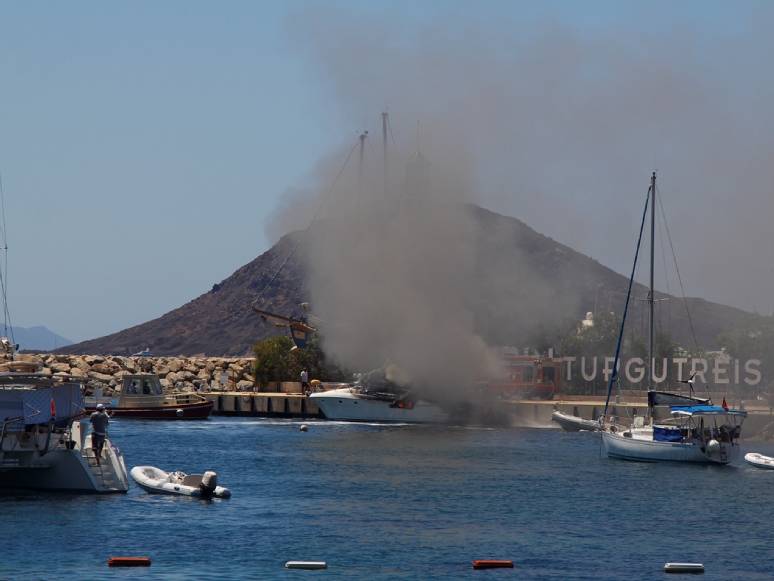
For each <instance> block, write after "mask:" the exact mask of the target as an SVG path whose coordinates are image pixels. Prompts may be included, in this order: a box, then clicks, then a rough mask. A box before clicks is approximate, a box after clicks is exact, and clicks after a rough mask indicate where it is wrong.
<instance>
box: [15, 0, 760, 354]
mask: <svg viewBox="0 0 774 581" xmlns="http://www.w3.org/2000/svg"><path fill="white" fill-rule="evenodd" d="M769 6H770V5H769V4H767V3H753V2H740V3H733V4H732V3H722V2H706V1H703V2H680V3H673V2H613V1H610V2H580V1H577V2H573V1H569V0H568V1H566V2H540V3H537V2H493V1H492V2H482V3H471V2H452V1H444V2H429V1H428V2H422V3H416V2H398V1H395V2H372V3H363V2H260V3H257V2H237V1H231V2H227V3H215V2H190V1H185V2H183V1H181V2H173V1H167V2H162V3H159V2H131V3H128V2H127V3H104V2H96V1H95V2H68V3H62V2H35V3H23V2H10V1H0V175H2V183H3V191H4V202H5V215H6V224H7V231H6V236H7V244H8V264H7V266H8V276H7V283H8V301H9V308H10V313H11V317H12V322H13V324H15V325H19V326H33V325H41V324H42V325H46V326H48V327H49V328H51V329H52V330H54V331H55V332H57V333H59V334H61V335H64V336H66V337H69V338H70V339H73V340H82V339H87V338H92V337H97V336H101V335H104V334H107V333H110V332H114V331H118V330H121V329H124V328H126V327H129V326H132V325H136V324H139V323H142V322H145V321H147V320H150V319H153V318H155V317H158V316H160V315H162V314H164V313H165V312H167V311H169V310H171V309H173V308H175V307H178V306H180V305H182V304H184V303H186V302H188V301H190V300H192V299H194V298H196V297H197V296H198V295H199V294H201V293H203V292H206V291H207V290H209V289H210V288H211V287H212V285H213V284H214V283H216V282H219V281H220V280H222V279H224V278H226V277H227V276H229V275H230V274H231V273H232V272H233V271H234V270H236V269H237V268H239V267H240V266H242V265H243V264H245V263H246V262H248V261H250V260H252V259H253V258H255V257H256V256H257V255H258V254H260V253H261V252H263V251H265V250H266V249H268V248H269V247H270V246H271V244H272V243H273V242H274V241H276V238H277V236H278V235H280V234H281V233H282V230H283V229H284V228H285V226H286V221H285V220H284V219H283V220H280V219H279V217H280V216H281V215H282V214H283V212H286V211H287V210H288V209H290V211H291V212H295V213H296V214H297V216H296V218H297V223H296V224H295V226H296V227H299V226H300V227H303V224H304V222H305V221H308V220H309V218H310V215H309V211H308V209H304V206H303V205H297V200H298V199H299V197H303V196H299V194H298V192H299V191H303V189H304V187H306V186H307V185H308V184H310V183H315V184H316V183H317V182H318V181H319V180H318V179H317V177H318V173H319V168H320V167H321V164H323V165H324V164H325V163H327V162H328V161H330V160H338V159H342V158H343V153H346V150H347V149H348V148H349V146H350V143H351V142H353V140H354V139H355V138H356V136H357V135H358V133H359V132H360V131H362V130H364V129H369V130H370V132H371V135H372V136H376V135H378V131H379V114H380V112H381V111H382V110H384V109H387V110H389V111H390V115H391V119H392V121H393V128H394V136H393V137H391V138H392V139H395V140H397V141H398V142H400V143H401V144H402V145H405V144H407V143H409V144H410V143H412V142H417V143H418V144H421V143H422V142H423V141H424V142H425V143H426V147H427V150H426V151H425V152H424V153H425V154H426V155H427V157H428V158H429V159H431V160H432V157H433V151H432V142H433V140H438V139H450V140H451V139H456V140H459V142H460V143H463V144H464V145H465V147H464V149H466V150H467V152H468V153H469V156H468V157H467V158H466V159H467V161H468V162H469V163H470V164H471V165H472V166H473V167H474V171H472V172H471V175H473V176H475V177H474V178H473V179H472V180H471V184H470V187H471V188H473V189H474V190H475V191H476V196H477V198H476V201H477V202H478V203H480V204H481V205H483V206H485V207H487V208H490V209H492V210H495V211H498V212H502V213H505V214H508V215H513V216H516V217H518V218H521V219H523V220H524V221H526V222H527V223H528V224H530V225H531V226H532V227H534V228H535V229H537V230H538V231H540V232H542V233H544V234H546V235H548V236H551V237H552V238H554V239H556V240H558V241H560V242H562V243H565V244H568V245H570V246H572V247H574V248H575V249H577V250H579V251H581V252H584V253H586V254H588V255H590V256H592V257H594V258H595V259H597V260H599V261H600V262H602V263H603V264H606V265H608V266H610V267H612V268H614V269H616V270H618V271H619V272H626V271H628V269H629V267H630V261H631V258H632V254H633V248H634V235H635V230H636V227H637V224H638V220H639V212H640V211H641V206H642V200H643V196H644V192H645V189H646V188H647V185H648V178H649V175H650V172H651V171H652V170H654V169H656V170H658V172H659V184H660V186H659V188H660V191H661V192H662V193H663V195H664V204H665V207H666V210H667V214H668V215H669V217H670V218H669V219H670V226H671V229H672V236H673V239H674V242H675V247H676V251H677V253H678V258H679V260H680V264H681V274H682V276H683V281H684V282H685V284H686V291H687V293H688V294H689V295H691V296H701V297H704V298H707V299H710V300H714V301H718V302H723V303H726V304H731V305H734V306H738V307H741V308H744V309H748V310H756V311H758V312H761V313H763V314H771V313H772V310H774V298H772V297H774V293H772V288H774V260H773V259H774V231H773V230H772V229H771V228H770V222H771V218H772V216H773V215H774V191H772V190H774V167H771V166H772V164H771V160H772V159H774V131H772V129H774V127H773V126H774V111H772V110H771V108H770V103H771V102H774V101H773V100H772V97H773V96H774V95H773V94H772V93H774V69H772V68H771V66H770V63H769V62H768V61H769V59H770V55H771V54H772V49H774V46H772V44H774V40H772V38H771V35H770V34H769V31H768V29H767V23H769V22H771V16H772V8H770V7H769ZM418 122H419V127H420V129H419V131H418V130H417V123H418ZM423 136H424V137H423ZM373 141H374V142H373V147H374V148H376V147H377V144H378V141H376V140H373ZM369 147H370V146H369ZM408 149H410V147H409V148H408ZM342 152H343V153H342ZM369 152H370V154H373V153H374V151H372V150H371V149H369ZM296 208H297V209H296ZM278 225H280V226H279V227H278ZM662 280H663V282H662V283H660V286H661V288H663V290H671V291H672V292H674V291H675V290H676V288H675V282H674V280H672V282H671V283H669V280H670V279H669V278H664V279H662ZM667 284H671V287H670V288H666V285H667Z"/></svg>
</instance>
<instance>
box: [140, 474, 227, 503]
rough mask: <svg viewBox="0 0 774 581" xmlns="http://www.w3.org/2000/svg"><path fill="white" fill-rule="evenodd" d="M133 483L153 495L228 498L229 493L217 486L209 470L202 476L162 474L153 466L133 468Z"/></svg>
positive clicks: (214, 475) (216, 478) (215, 478)
mask: <svg viewBox="0 0 774 581" xmlns="http://www.w3.org/2000/svg"><path fill="white" fill-rule="evenodd" d="M129 474H131V476H132V478H133V479H134V481H135V482H136V483H137V484H139V485H140V486H141V487H142V488H144V489H145V490H147V491H148V492H151V493H155V494H182V495H184V496H198V497H200V498H228V497H230V496H231V491H230V490H229V489H228V488H224V487H223V486H218V475H217V474H216V473H215V472H212V471H211V470H208V471H207V472H205V473H204V474H186V473H185V472H164V471H163V470H161V469H160V468H156V467H155V466H135V467H134V468H132V470H131V472H129Z"/></svg>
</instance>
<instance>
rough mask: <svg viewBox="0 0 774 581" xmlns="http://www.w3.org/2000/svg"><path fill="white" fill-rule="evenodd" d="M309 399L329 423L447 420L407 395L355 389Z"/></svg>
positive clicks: (437, 408)
mask: <svg viewBox="0 0 774 581" xmlns="http://www.w3.org/2000/svg"><path fill="white" fill-rule="evenodd" d="M309 397H310V398H311V399H312V400H313V401H314V402H315V403H316V404H317V405H318V406H320V409H321V410H322V413H323V414H324V415H325V417H326V418H327V419H329V420H347V421H353V422H406V423H423V424H424V423H429V424H441V423H445V422H448V421H449V414H448V413H447V412H446V411H444V410H443V409H442V408H441V407H440V406H438V405H436V404H434V403H431V402H428V401H424V400H421V399H420V400H414V399H412V398H411V397H410V395H407V394H394V393H387V392H369V391H366V390H364V389H362V388H361V387H358V386H355V387H345V388H341V389H332V390H330V391H323V392H318V393H313V394H311V395H310V396H309Z"/></svg>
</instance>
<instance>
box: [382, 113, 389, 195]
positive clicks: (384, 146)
mask: <svg viewBox="0 0 774 581" xmlns="http://www.w3.org/2000/svg"><path fill="white" fill-rule="evenodd" d="M387 116H388V113H387V111H385V112H384V113H382V150H383V151H384V197H385V199H386V198H387Z"/></svg>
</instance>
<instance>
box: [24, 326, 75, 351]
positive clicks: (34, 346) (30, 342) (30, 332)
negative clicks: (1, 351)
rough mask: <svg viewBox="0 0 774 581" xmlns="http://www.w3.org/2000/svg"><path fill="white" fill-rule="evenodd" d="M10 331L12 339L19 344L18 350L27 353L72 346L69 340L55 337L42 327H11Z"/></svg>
mask: <svg viewBox="0 0 774 581" xmlns="http://www.w3.org/2000/svg"><path fill="white" fill-rule="evenodd" d="M12 329H13V338H14V339H15V340H16V342H17V343H18V344H19V349H24V350H27V351H53V350H54V349H59V348H60V347H64V346H66V345H71V344H72V341H70V339H67V338H65V337H62V336H61V335H57V334H56V333H54V332H53V331H51V330H50V329H48V328H47V327H43V326H42V325H38V326H36V327H12Z"/></svg>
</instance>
